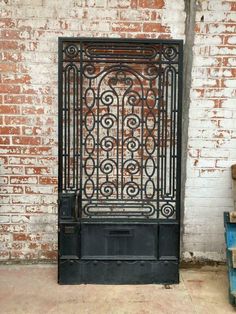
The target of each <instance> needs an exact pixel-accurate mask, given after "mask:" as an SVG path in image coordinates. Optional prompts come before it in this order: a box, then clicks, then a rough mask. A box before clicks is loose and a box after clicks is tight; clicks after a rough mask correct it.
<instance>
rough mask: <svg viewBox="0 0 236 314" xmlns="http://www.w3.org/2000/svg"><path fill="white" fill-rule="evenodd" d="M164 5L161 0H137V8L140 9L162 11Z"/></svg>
mask: <svg viewBox="0 0 236 314" xmlns="http://www.w3.org/2000/svg"><path fill="white" fill-rule="evenodd" d="M164 5H165V3H164V1H163V0H138V6H139V7H141V8H151V9H162V8H163V7H164Z"/></svg>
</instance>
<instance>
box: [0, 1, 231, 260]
mask: <svg viewBox="0 0 236 314" xmlns="http://www.w3.org/2000/svg"><path fill="white" fill-rule="evenodd" d="M197 8H198V12H197V15H196V35H195V44H194V60H193V71H192V75H193V80H192V90H191V106H190V114H189V119H190V124H189V141H188V161H187V183H186V185H187V186H186V200H185V206H186V210H185V220H184V225H185V228H184V231H185V235H184V247H183V250H184V252H185V254H184V256H185V258H188V257H191V256H192V253H193V254H194V256H196V257H199V258H200V257H203V258H213V259H222V258H224V254H223V247H224V244H223V222H222V212H223V211H224V210H229V209H232V204H233V201H232V196H231V181H230V169H229V166H230V165H231V164H232V163H234V162H235V158H236V145H235V144H236V143H235V138H236V134H235V128H236V127H235V125H236V123H235V121H234V120H233V119H235V118H236V111H235V109H234V108H235V104H234V99H233V98H235V93H236V92H235V84H236V81H235V79H234V76H235V71H234V68H233V67H234V66H235V64H236V57H235V54H236V51H235V48H234V45H235V43H236V39H235V36H236V23H235V21H236V11H235V10H236V7H235V2H234V1H218V0H210V1H198V6H197ZM184 10H185V8H184V1H183V0H67V1H58V0H50V1H46V0H1V1H0V12H1V14H0V16H1V18H0V25H1V40H0V48H1V49H0V50H1V63H0V68H1V76H0V80H1V84H0V93H1V96H0V101H1V107H0V110H1V117H0V121H1V127H0V131H1V134H2V137H1V139H0V141H1V143H0V146H1V147H0V149H1V156H2V157H1V175H2V176H1V187H0V192H1V203H2V207H1V213H0V223H1V226H0V237H1V239H2V241H1V247H0V259H1V260H9V259H10V260H21V259H28V260H32V259H35V260H38V259H39V260H47V259H55V258H56V249H57V235H56V221H57V204H56V200H57V190H56V189H57V38H58V37H59V36H87V37H90V36H91V37H93V36H100V37H108V36H109V37H129V38H142V37H146V38H176V39H185V11H184ZM233 160H234V162H233ZM189 252H191V253H189Z"/></svg>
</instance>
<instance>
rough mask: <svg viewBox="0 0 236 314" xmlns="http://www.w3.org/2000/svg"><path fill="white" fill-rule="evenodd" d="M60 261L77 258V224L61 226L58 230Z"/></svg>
mask: <svg viewBox="0 0 236 314" xmlns="http://www.w3.org/2000/svg"><path fill="white" fill-rule="evenodd" d="M59 240H60V248H59V254H60V259H77V258H79V240H80V239H79V224H76V223H67V224H61V225H60V230H59Z"/></svg>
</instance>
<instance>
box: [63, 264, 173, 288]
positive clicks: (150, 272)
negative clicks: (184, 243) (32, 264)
mask: <svg viewBox="0 0 236 314" xmlns="http://www.w3.org/2000/svg"><path fill="white" fill-rule="evenodd" d="M58 282H59V284H62V285H72V284H177V283H179V263H178V262H176V261H81V260H61V261H60V262H59V274H58Z"/></svg>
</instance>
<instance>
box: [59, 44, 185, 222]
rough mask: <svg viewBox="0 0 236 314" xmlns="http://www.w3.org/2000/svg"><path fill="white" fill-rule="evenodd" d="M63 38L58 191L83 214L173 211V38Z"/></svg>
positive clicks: (164, 214)
mask: <svg viewBox="0 0 236 314" xmlns="http://www.w3.org/2000/svg"><path fill="white" fill-rule="evenodd" d="M63 45H64V46H63V61H62V62H63V108H62V125H63V130H62V138H63V147H62V148H63V149H62V157H61V158H62V167H61V176H62V185H61V189H62V191H67V192H68V191H76V190H80V191H81V195H82V196H81V204H80V205H81V211H82V217H91V218H93V217H113V218H114V217H131V218H132V217H139V218H149V219H152V218H153V219H167V218H168V219H170V218H172V219H175V218H176V213H177V211H178V208H177V203H178V197H179V196H178V193H179V192H178V189H179V187H178V185H177V180H178V178H177V175H178V174H177V172H178V167H179V166H178V165H179V161H178V154H179V146H178V145H179V144H178V141H179V135H178V129H179V127H180V125H179V123H180V118H179V96H178V86H179V82H178V80H179V72H178V69H179V62H180V61H179V58H180V52H179V46H178V42H176V43H168V42H164V41H163V42H161V41H159V42H158V41H156V42H155V41H154V42H153V43H151V42H148V43H140V42H135V41H134V42H127V41H124V42H122V43H121V44H120V43H117V42H116V41H114V42H106V43H105V44H102V43H101V42H96V40H95V41H94V42H93V43H91V42H86V40H78V41H77V42H73V43H70V42H69V41H68V42H66V41H65V42H64V43H63Z"/></svg>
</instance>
